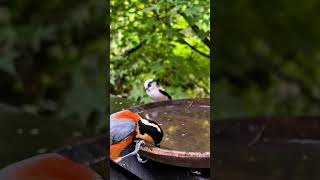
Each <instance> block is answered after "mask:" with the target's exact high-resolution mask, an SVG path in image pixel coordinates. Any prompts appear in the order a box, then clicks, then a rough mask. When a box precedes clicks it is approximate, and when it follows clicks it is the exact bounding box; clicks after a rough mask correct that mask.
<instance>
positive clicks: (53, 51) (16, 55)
mask: <svg viewBox="0 0 320 180" xmlns="http://www.w3.org/2000/svg"><path fill="white" fill-rule="evenodd" d="M105 14H106V13H105V4H104V3H103V1H94V0H86V1H82V0H80V1H79V0H78V1H73V0H71V1H59V0H58V1H56V0H49V1H40V0H33V1H21V0H10V1H2V2H1V4H0V24H1V25H0V54H1V58H0V168H2V167H4V166H5V165H7V164H10V163H12V162H14V161H17V160H21V159H24V158H26V157H29V156H32V155H35V154H38V153H44V152H47V151H49V150H51V149H53V148H57V147H59V146H62V145H65V144H68V143H71V142H74V141H75V140H79V139H84V138H86V137H92V136H95V135H97V134H100V133H101V132H104V133H105V132H106V126H105V125H104V123H103V122H102V117H103V115H104V113H103V112H104V110H105V108H106V107H105V104H106V103H105V102H106V101H107V99H106V93H105V81H106V77H105V75H106V74H105V73H106V72H105V67H106V60H105V59H106V55H107V49H106V43H107V41H106V39H107V34H106V32H107V31H106V29H107V28H108V27H107V26H106V16H105ZM104 122H106V121H104Z"/></svg>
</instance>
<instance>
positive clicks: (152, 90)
mask: <svg viewBox="0 0 320 180" xmlns="http://www.w3.org/2000/svg"><path fill="white" fill-rule="evenodd" d="M144 89H145V91H146V93H147V94H148V96H149V97H150V98H151V100H152V101H154V102H157V101H167V100H172V98H171V96H170V95H169V93H167V92H166V91H165V90H164V89H163V88H162V87H161V86H160V85H159V83H158V82H157V81H156V80H153V79H148V80H146V81H145V82H144Z"/></svg>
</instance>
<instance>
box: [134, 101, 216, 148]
mask: <svg viewBox="0 0 320 180" xmlns="http://www.w3.org/2000/svg"><path fill="white" fill-rule="evenodd" d="M209 112H210V107H209V106H203V107H196V106H192V107H189V106H179V107H173V106H165V107H158V108H154V109H150V110H148V111H144V112H141V113H140V115H141V116H142V117H146V118H149V119H151V120H154V121H156V122H157V123H159V125H160V126H161V128H162V130H163V131H164V137H163V140H162V142H161V148H164V149H170V150H178V151H188V152H208V151H210V143H209V142H210V123H209Z"/></svg>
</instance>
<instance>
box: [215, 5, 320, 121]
mask: <svg viewBox="0 0 320 180" xmlns="http://www.w3.org/2000/svg"><path fill="white" fill-rule="evenodd" d="M319 7H320V3H319V1H316V0H308V1H304V2H301V1H296V0H294V1H285V0H277V1H263V2H261V1H259V2H258V1H252V0H240V1H219V2H217V3H216V6H215V9H216V12H215V19H216V21H217V24H215V25H214V26H215V29H214V32H215V42H216V47H215V48H216V49H215V53H216V54H215V55H214V56H215V60H216V61H215V62H214V68H213V76H214V88H215V90H214V93H213V94H214V101H215V108H214V116H215V117H217V118H218V119H219V118H222V117H243V116H263V115H266V116H269V115H274V116H276V115H282V116H294V115H319V110H320V69H319V65H320V46H319V42H320V41H319V40H320V24H319V23H318V19H319V18H320V11H319Z"/></svg>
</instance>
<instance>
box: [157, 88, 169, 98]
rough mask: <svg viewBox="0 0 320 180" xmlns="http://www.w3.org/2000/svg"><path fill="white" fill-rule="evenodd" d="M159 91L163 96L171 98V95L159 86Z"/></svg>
mask: <svg viewBox="0 0 320 180" xmlns="http://www.w3.org/2000/svg"><path fill="white" fill-rule="evenodd" d="M159 92H160V93H161V94H163V95H165V96H167V97H168V99H170V100H171V99H172V98H171V96H170V95H169V94H168V93H167V92H166V91H165V90H164V89H163V88H159Z"/></svg>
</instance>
